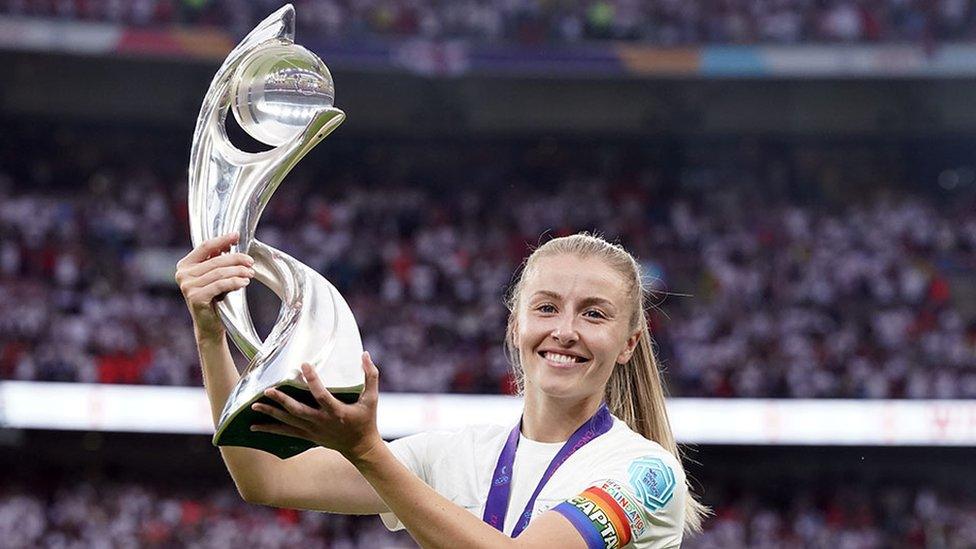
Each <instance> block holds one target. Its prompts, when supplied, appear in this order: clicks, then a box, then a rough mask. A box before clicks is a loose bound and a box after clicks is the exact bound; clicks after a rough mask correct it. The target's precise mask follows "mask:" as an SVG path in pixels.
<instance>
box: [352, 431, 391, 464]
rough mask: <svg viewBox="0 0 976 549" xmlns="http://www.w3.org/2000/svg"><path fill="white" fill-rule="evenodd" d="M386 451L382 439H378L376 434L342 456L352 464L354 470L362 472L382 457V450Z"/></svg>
mask: <svg viewBox="0 0 976 549" xmlns="http://www.w3.org/2000/svg"><path fill="white" fill-rule="evenodd" d="M386 449H387V448H386V444H385V443H384V442H383V439H382V438H380V436H379V434H376V435H374V436H370V437H365V438H364V439H363V440H362V441H360V442H359V443H357V444H356V445H355V446H353V447H352V448H350V449H349V450H347V451H345V452H343V456H345V458H346V459H347V460H349V462H350V463H352V464H353V465H354V466H355V467H356V469H359V470H360V471H362V470H363V469H364V468H368V467H370V466H371V465H373V464H375V463H376V462H377V461H378V459H379V457H380V456H381V455H382V453H383V450H386Z"/></svg>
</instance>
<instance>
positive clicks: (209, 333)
mask: <svg viewBox="0 0 976 549" xmlns="http://www.w3.org/2000/svg"><path fill="white" fill-rule="evenodd" d="M193 336H194V338H196V340H197V345H198V346H210V345H221V344H222V343H223V342H224V338H225V337H226V336H227V330H226V329H225V328H224V325H223V323H219V326H218V327H216V328H212V329H209V330H201V329H200V327H199V326H197V324H196V323H195V322H194V323H193Z"/></svg>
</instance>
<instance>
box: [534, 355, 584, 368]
mask: <svg viewBox="0 0 976 549" xmlns="http://www.w3.org/2000/svg"><path fill="white" fill-rule="evenodd" d="M539 356H541V357H542V358H543V359H545V361H546V362H548V363H549V365H550V366H554V367H556V368H572V367H573V366H576V365H578V364H583V363H585V362H588V361H589V359H587V358H586V357H582V356H579V355H575V354H569V353H564V352H558V353H557V352H555V351H539Z"/></svg>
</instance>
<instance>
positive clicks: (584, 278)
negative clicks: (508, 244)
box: [522, 254, 627, 305]
mask: <svg viewBox="0 0 976 549" xmlns="http://www.w3.org/2000/svg"><path fill="white" fill-rule="evenodd" d="M543 291H544V292H554V293H557V294H559V295H561V296H563V297H565V298H570V299H585V298H588V297H601V298H603V299H607V300H609V301H611V302H613V303H614V304H616V305H622V304H623V302H624V301H625V300H626V293H627V283H626V282H625V281H624V278H623V276H622V275H621V274H620V273H618V272H617V271H615V270H614V269H613V268H612V267H611V266H610V265H608V264H607V263H606V262H605V261H603V260H602V259H599V258H595V257H579V256H576V255H567V254H560V255H553V256H543V257H540V258H538V259H536V260H534V261H533V262H532V265H531V268H530V269H529V270H528V271H526V273H525V280H524V285H523V287H522V292H523V296H524V298H525V299H531V297H532V295H533V294H535V293H536V292H543Z"/></svg>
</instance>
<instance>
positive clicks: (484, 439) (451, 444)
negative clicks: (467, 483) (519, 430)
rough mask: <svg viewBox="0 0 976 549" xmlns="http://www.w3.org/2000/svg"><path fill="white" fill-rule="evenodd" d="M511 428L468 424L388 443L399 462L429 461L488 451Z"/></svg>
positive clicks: (426, 432) (426, 462)
mask: <svg viewBox="0 0 976 549" xmlns="http://www.w3.org/2000/svg"><path fill="white" fill-rule="evenodd" d="M510 430H511V427H504V426H501V425H487V424H486V425H469V426H466V427H463V428H461V429H455V430H437V431H424V432H421V433H417V434H413V435H409V436H406V437H402V438H398V439H396V440H394V441H392V442H390V443H389V446H390V449H391V450H392V451H393V453H394V455H396V456H397V458H399V459H400V461H405V462H406V461H414V462H418V463H425V464H430V463H433V462H435V461H437V460H439V459H443V458H445V457H449V456H454V457H455V458H460V457H462V456H463V455H464V454H478V453H483V452H487V451H490V450H491V449H493V448H495V447H498V448H501V446H502V444H504V440H505V437H506V436H507V435H508V432H509V431H510Z"/></svg>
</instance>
